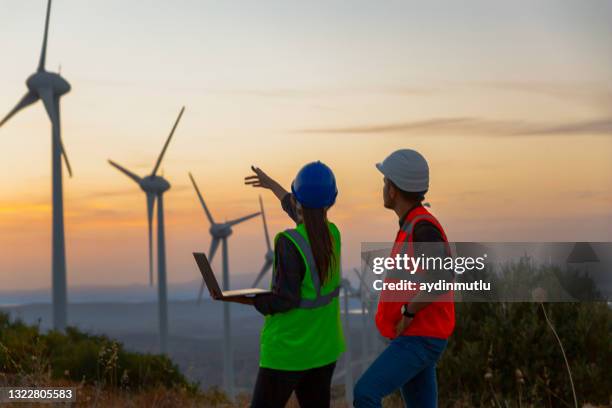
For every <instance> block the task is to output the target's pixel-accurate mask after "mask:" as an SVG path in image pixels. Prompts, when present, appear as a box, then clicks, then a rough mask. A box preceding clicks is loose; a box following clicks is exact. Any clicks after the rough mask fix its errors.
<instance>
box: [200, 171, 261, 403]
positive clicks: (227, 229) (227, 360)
mask: <svg viewBox="0 0 612 408" xmlns="http://www.w3.org/2000/svg"><path fill="white" fill-rule="evenodd" d="M189 178H190V179H191V183H192V184H193V188H195V191H196V193H197V195H198V199H199V200H200V204H202V208H203V209H204V213H205V214H206V218H208V222H210V229H209V231H210V235H211V236H212V241H211V242H210V250H209V251H208V260H209V261H210V262H212V260H213V258H214V256H215V252H216V251H217V248H218V247H219V242H221V244H222V248H221V251H222V255H223V284H222V286H223V290H229V286H230V284H229V259H228V258H229V255H228V247H227V239H228V238H229V236H230V235H232V227H233V226H234V225H236V224H240V223H241V222H244V221H246V220H249V219H251V218H253V217H257V216H258V215H259V214H260V213H258V212H256V213H254V214H250V215H247V216H245V217H241V218H237V219H235V220H232V221H226V222H223V223H217V222H215V220H214V219H213V217H212V214H211V213H210V211H209V210H208V207H207V206H206V202H204V198H203V197H202V193H200V189H199V188H198V185H197V184H196V181H195V179H194V178H193V176H192V175H191V173H189ZM203 292H204V282H202V285H201V286H200V292H199V293H198V303H199V302H201V300H202V294H203ZM223 334H224V339H225V341H224V342H223V360H224V361H223V371H224V375H223V383H224V384H223V385H224V388H225V391H226V392H227V393H228V395H229V396H230V398H232V399H233V398H234V394H235V392H234V355H233V349H232V335H231V326H230V303H229V302H223Z"/></svg>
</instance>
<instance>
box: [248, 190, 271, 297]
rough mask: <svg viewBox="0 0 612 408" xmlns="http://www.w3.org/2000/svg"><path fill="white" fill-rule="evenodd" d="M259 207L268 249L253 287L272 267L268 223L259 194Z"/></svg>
mask: <svg viewBox="0 0 612 408" xmlns="http://www.w3.org/2000/svg"><path fill="white" fill-rule="evenodd" d="M259 208H260V210H261V218H262V219H263V227H264V233H265V237H266V246H267V248H268V250H267V251H266V255H265V258H264V264H263V267H262V268H261V271H260V272H259V275H257V279H255V282H254V283H253V287H254V288H256V287H257V284H258V283H259V281H261V279H262V278H263V277H264V275H265V274H266V272H268V271H269V270H270V268H272V263H273V262H274V250H273V249H272V245H271V244H270V234H269V232H268V223H267V222H266V212H265V211H264V207H263V201H262V200H261V196H259Z"/></svg>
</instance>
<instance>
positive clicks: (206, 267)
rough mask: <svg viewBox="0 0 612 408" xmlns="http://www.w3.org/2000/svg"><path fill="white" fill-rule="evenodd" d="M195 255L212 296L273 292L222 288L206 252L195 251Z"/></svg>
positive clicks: (256, 289) (229, 296) (252, 294)
mask: <svg viewBox="0 0 612 408" xmlns="http://www.w3.org/2000/svg"><path fill="white" fill-rule="evenodd" d="M193 257H194V258H195V260H196V263H197V264H198V268H200V272H201V273H202V277H203V278H204V283H206V286H207V287H208V292H209V293H210V296H211V297H212V298H217V299H219V300H223V299H228V298H232V297H238V296H248V297H252V296H255V295H261V294H264V293H272V291H270V290H265V289H261V288H250V289H237V290H221V288H220V287H219V283H217V278H216V277H215V274H214V273H213V271H212V269H211V267H210V263H209V262H208V258H207V257H206V254H203V253H201V252H194V253H193ZM215 295H216V296H215Z"/></svg>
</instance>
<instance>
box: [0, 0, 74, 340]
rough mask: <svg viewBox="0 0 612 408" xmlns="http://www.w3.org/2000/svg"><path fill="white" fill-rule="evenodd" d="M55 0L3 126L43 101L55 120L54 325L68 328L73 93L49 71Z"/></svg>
mask: <svg viewBox="0 0 612 408" xmlns="http://www.w3.org/2000/svg"><path fill="white" fill-rule="evenodd" d="M50 14H51V0H48V2H47V17H46V19H45V33H44V37H43V44H42V51H41V53H40V59H39V61H38V69H37V70H36V72H35V73H34V74H32V75H30V77H29V78H28V79H27V81H26V85H27V87H28V92H27V93H26V94H25V95H24V96H23V98H21V100H20V101H19V102H18V103H17V105H16V106H15V107H14V108H13V109H12V110H11V111H10V112H9V113H8V114H7V115H6V116H5V117H4V118H3V119H2V121H0V127H2V125H4V124H5V123H6V122H7V121H8V120H9V119H10V118H11V117H12V116H13V115H15V114H16V113H17V112H19V111H20V110H22V109H24V108H25V107H27V106H29V105H31V104H33V103H34V102H36V101H38V100H42V102H43V104H44V106H45V110H46V111H47V115H48V116H49V119H50V120H51V127H52V139H51V142H52V143H51V146H52V147H51V151H52V167H51V168H52V180H53V181H52V183H53V193H52V196H53V241H52V275H53V279H52V281H53V283H52V284H53V290H52V291H53V328H54V329H56V330H64V328H65V327H66V321H67V289H66V286H67V285H66V243H65V237H64V199H63V188H62V157H63V158H64V161H65V163H66V168H67V169H68V174H69V175H70V176H71V177H72V169H71V168H70V162H69V161H68V156H67V155H66V149H64V144H63V142H62V138H61V131H60V129H61V126H60V97H61V96H62V95H65V94H67V93H68V92H70V84H69V83H68V81H66V80H65V79H64V78H62V77H61V75H59V74H56V73H54V72H48V71H47V70H45V60H46V56H47V36H48V32H49V16H50Z"/></svg>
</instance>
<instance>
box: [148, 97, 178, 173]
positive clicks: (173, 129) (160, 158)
mask: <svg viewBox="0 0 612 408" xmlns="http://www.w3.org/2000/svg"><path fill="white" fill-rule="evenodd" d="M183 112H185V107H184V106H183V107H182V108H181V111H180V112H179V115H178V118H176V122H174V126H172V130H171V131H170V135H169V136H168V139H167V140H166V144H164V148H163V149H162V151H161V153H160V154H159V157H158V158H157V163H155V167H154V168H153V173H151V175H153V176H154V175H155V173H157V170H158V169H159V165H160V164H161V162H162V160H163V158H164V154H166V149H167V148H168V145H169V144H170V140H171V139H172V135H173V134H174V131H175V130H176V127H177V126H178V124H179V121H180V120H181V116H183Z"/></svg>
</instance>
